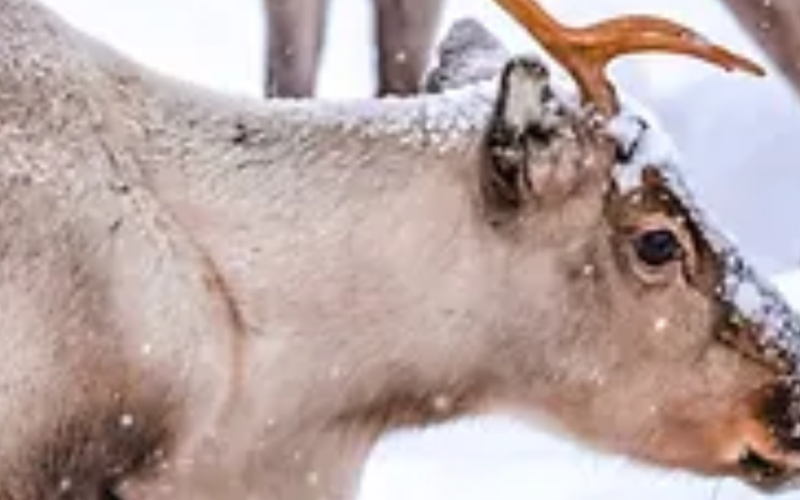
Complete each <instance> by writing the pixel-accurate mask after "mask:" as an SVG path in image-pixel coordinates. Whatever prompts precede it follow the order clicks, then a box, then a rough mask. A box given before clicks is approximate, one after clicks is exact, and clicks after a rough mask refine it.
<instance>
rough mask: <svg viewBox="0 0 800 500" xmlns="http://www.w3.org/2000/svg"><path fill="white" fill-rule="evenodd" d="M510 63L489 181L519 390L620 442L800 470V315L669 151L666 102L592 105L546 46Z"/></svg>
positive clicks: (502, 353) (607, 445)
mask: <svg viewBox="0 0 800 500" xmlns="http://www.w3.org/2000/svg"><path fill="white" fill-rule="evenodd" d="M500 81H501V91H500V99H499V100H498V104H497V106H496V109H495V115H494V119H493V120H492V122H491V123H492V127H491V129H490V131H489V133H488V135H487V137H488V148H487V151H488V159H487V161H486V162H485V163H484V164H483V166H482V170H481V186H482V191H481V195H480V199H481V206H482V212H481V214H482V217H483V220H484V222H485V224H486V226H487V227H488V228H490V229H489V231H490V232H491V233H492V234H493V238H494V239H495V241H499V242H500V245H501V246H502V247H503V248H504V249H505V250H506V255H507V258H506V261H505V264H504V265H503V266H501V267H500V269H502V270H503V273H505V274H504V277H503V278H502V279H503V282H504V284H505V286H504V287H503V288H502V290H503V292H502V296H501V297H499V298H497V299H496V300H498V301H500V302H502V303H504V311H505V312H506V314H507V317H506V318H505V319H504V320H503V321H501V322H498V324H497V325H496V326H497V328H498V330H499V332H500V333H498V334H497V335H496V337H497V338H498V340H497V341H496V343H495V344H494V345H493V346H492V349H493V352H495V353H496V357H495V358H494V360H495V365H496V368H495V369H496V370H498V371H499V373H500V374H501V375H500V376H499V378H500V379H501V380H502V381H503V383H504V384H505V386H506V388H507V389H506V390H507V391H508V392H507V393H508V394H511V395H512V398H510V399H512V400H513V401H514V405H515V406H516V405H517V404H519V405H520V406H521V405H522V404H525V405H526V406H530V400H531V399H533V400H535V406H536V407H537V408H544V409H545V413H546V414H547V416H548V417H550V418H553V419H554V420H555V421H557V423H559V424H560V425H563V426H564V427H566V428H567V430H568V431H569V432H571V433H573V434H575V435H577V436H579V437H580V438H582V439H584V440H586V441H588V442H591V443H594V444H596V445H598V446H599V447H601V448H604V449H608V450H612V451H616V452H621V453H624V454H627V455H630V456H633V457H636V458H639V459H642V460H645V461H649V462H653V463H657V464H661V465H666V466H674V467H681V468H687V469H690V470H694V471H697V472H700V473H704V474H712V475H717V474H724V475H736V476H739V477H742V478H743V479H745V480H747V481H748V482H750V483H752V484H754V485H757V486H759V487H762V488H768V487H774V486H776V485H777V484H783V483H784V482H785V480H787V479H788V478H791V477H792V476H793V475H794V474H795V473H796V472H798V471H800V412H798V409H797V407H798V402H797V401H798V398H799V397H800V391H798V390H797V387H798V384H800V378H796V367H797V366H798V360H797V355H798V353H800V348H799V346H800V323H798V320H797V318H796V317H795V315H794V314H793V313H792V312H791V310H790V308H789V307H788V306H787V305H786V304H785V302H784V301H783V299H782V298H780V296H779V295H778V293H777V292H776V291H775V290H774V289H772V288H771V287H770V286H769V285H767V284H766V283H765V282H764V281H763V280H761V279H760V278H759V277H758V276H757V275H756V273H755V272H754V271H753V270H752V269H751V268H749V267H748V266H747V264H746V263H745V262H744V261H743V260H742V259H741V257H739V255H738V254H737V252H736V250H735V248H734V247H733V246H732V245H730V244H729V243H727V242H726V241H725V240H724V238H722V237H721V236H719V235H718V234H717V233H716V232H715V231H714V230H713V229H712V228H711V226H710V225H709V224H708V222H707V220H706V217H705V216H704V215H703V213H702V212H701V211H700V210H699V209H698V207H697V206H696V205H695V204H694V202H693V199H692V197H691V195H690V193H689V191H688V190H687V189H686V187H685V186H684V185H683V183H682V181H681V178H680V175H679V173H678V171H677V170H676V168H675V164H674V160H672V159H671V158H670V156H669V155H664V154H653V153H654V151H655V152H656V153H658V151H657V150H658V147H659V144H658V141H659V140H662V139H663V137H662V136H660V135H659V133H658V131H657V130H656V128H655V127H654V126H653V122H652V121H651V120H650V119H648V120H647V121H645V120H643V119H640V118H636V117H635V116H639V115H640V113H638V112H637V114H636V115H634V114H632V113H629V112H627V111H623V112H621V113H619V114H618V116H617V117H615V118H613V119H611V120H610V121H606V120H604V119H599V120H591V119H587V117H586V116H582V115H581V113H582V111H578V110H577V109H576V108H574V107H570V106H567V105H565V104H563V103H562V102H563V100H561V99H559V98H557V97H556V93H555V92H554V91H553V88H552V86H551V85H550V83H549V78H548V76H547V71H546V70H545V68H544V67H543V66H542V65H541V64H539V63H538V62H535V61H533V60H529V59H517V60H514V61H512V62H511V63H510V64H509V65H508V66H507V67H506V69H505V70H504V72H503V74H502V77H501V79H500ZM598 127H599V128H603V129H604V131H605V133H604V132H603V131H599V133H598V130H597V128H598ZM660 138H661V139H660ZM598 141H600V142H598ZM661 145H662V146H664V145H665V144H663V143H662V144H661ZM667 146H668V145H667ZM663 151H669V148H668V147H667V148H666V149H663ZM609 165H613V167H609ZM531 248H536V252H531V251H529V250H528V249H531ZM534 283H535V285H533V284H534ZM534 286H535V287H536V288H537V290H536V291H532V288H533V287H534ZM533 316H536V318H537V319H536V321H533V320H532V319H531V318H532V317H533ZM533 324H535V325H536V326H535V327H532V326H531V325H533ZM532 328H534V329H535V330H537V331H536V332H531V329H532ZM542 332H546V333H542ZM543 337H546V338H543ZM531 342H536V343H537V344H536V345H527V344H528V343H531ZM532 353H535V354H532ZM542 381H544V383H542Z"/></svg>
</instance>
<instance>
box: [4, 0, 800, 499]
mask: <svg viewBox="0 0 800 500" xmlns="http://www.w3.org/2000/svg"><path fill="white" fill-rule="evenodd" d="M503 3H504V5H505V6H506V7H507V8H509V9H510V11H511V12H512V13H514V15H515V16H517V17H520V18H521V19H523V20H524V22H525V23H526V24H527V25H528V27H529V29H530V30H531V32H532V33H534V34H535V36H536V37H537V38H538V39H539V40H541V41H543V44H544V45H546V46H548V47H551V50H553V53H554V54H555V55H556V56H557V58H559V59H562V61H561V62H562V63H563V64H564V65H565V67H567V68H569V69H570V72H571V74H572V75H573V76H574V78H575V80H576V82H577V83H578V84H579V88H582V89H586V90H589V92H582V93H581V94H580V96H581V97H582V98H583V101H582V102H581V101H578V100H577V99H574V98H573V97H571V96H573V94H572V93H571V91H569V89H568V88H566V87H561V86H560V85H559V84H558V82H556V81H555V80H553V79H552V78H550V77H549V76H548V74H549V71H548V69H547V68H546V67H545V66H544V65H543V64H542V63H541V62H539V60H538V59H536V58H533V57H511V56H509V55H508V54H506V53H505V52H504V51H503V49H502V47H501V46H499V45H497V44H495V42H492V43H490V41H491V39H490V38H489V35H488V34H487V33H485V32H484V31H483V30H481V29H479V27H478V26H479V25H477V24H476V23H474V22H472V23H469V22H465V23H462V24H459V25H457V26H456V27H455V28H454V29H453V32H452V34H451V36H450V37H448V38H447V40H446V41H445V42H444V43H443V45H442V50H441V55H440V63H439V71H438V72H437V74H438V75H439V77H438V78H437V79H435V80H434V81H432V82H431V85H432V86H433V87H435V88H437V89H438V90H437V92H435V93H431V94H429V95H422V96H413V97H408V98H402V99H399V98H397V99H386V100H368V101H366V102H364V101H361V102H347V103H333V102H327V103H322V102H315V101H302V100H301V101H282V100H268V101H267V102H262V101H259V100H252V101H251V100H246V99H233V98H231V97H224V96H221V95H216V94H213V93H211V92H208V91H205V90H203V89H198V88H195V87H192V86H190V85H188V84H185V83H180V82H176V81H173V80H170V79H167V78H165V77H163V76H160V75H157V74H154V73H153V72H151V71H149V70H147V69H145V68H143V67H141V66H139V65H137V64H135V63H133V62H131V61H129V60H127V59H125V58H124V57H122V56H120V55H118V54H117V53H116V52H114V51H113V50H111V49H109V48H107V47H105V46H104V45H103V44H101V43H100V42H98V41H95V40H92V39H90V38H88V37H86V36H85V35H83V34H81V33H79V32H78V31H76V30H75V29H73V28H71V27H69V26H68V25H67V24H65V23H64V22H63V21H62V20H60V19H59V18H58V17H56V16H55V15H54V14H52V13H50V12H49V11H48V10H46V9H45V8H44V7H42V6H41V5H39V4H38V3H36V2H35V1H34V0H0V38H2V40H1V41H2V43H0V61H1V62H2V64H0V73H1V74H0V256H2V258H0V276H2V279H1V280H0V304H1V305H2V307H0V311H2V313H0V314H2V325H3V329H2V333H0V347H2V352H4V353H5V354H6V356H5V361H4V363H2V364H0V422H2V424H3V435H2V438H0V499H2V500H38V499H51V498H65V499H82V500H85V499H103V500H110V499H126V500H137V499H148V500H152V499H156V500H157V499H161V498H169V499H178V500H180V499H192V500H198V499H199V500H203V499H213V500H223V499H224V500H228V499H237V500H238V499H250V498H270V499H272V500H288V499H291V500H303V499H319V498H328V499H347V498H352V496H353V494H354V493H355V491H356V489H357V484H358V477H359V473H360V470H361V468H362V465H363V463H364V461H365V459H366V456H367V453H368V452H369V449H370V447H371V446H372V445H373V443H375V441H376V440H377V439H378V438H379V437H380V436H381V435H383V434H384V433H385V432H387V431H390V430H392V429H397V428H400V427H408V426H423V425H430V424H434V423H437V422H443V421H446V420H449V419H453V418H457V417H459V416H464V415H474V414H484V413H488V412H503V413H507V414H511V415H516V416H519V417H520V418H527V419H539V420H541V421H547V422H551V423H552V424H553V425H554V431H560V432H565V433H567V434H568V435H570V436H573V437H574V438H576V439H579V440H581V441H582V442H584V443H586V444H587V445H590V446H595V447H597V448H598V449H602V450H605V451H606V452H609V453H621V454H624V455H626V456H629V457H632V458H634V459H637V460H641V461H645V462H648V463H652V464H656V465H660V466H664V467H678V468H683V469H687V470H691V471H695V472H697V473H702V474H709V475H729V476H736V477H739V478H741V479H742V480H744V481H747V482H748V483H750V484H752V485H754V486H756V487H759V488H764V489H769V488H778V487H780V486H782V485H786V484H789V483H790V481H791V480H792V479H793V478H794V477H796V476H797V473H798V466H799V463H798V449H800V441H798V433H797V429H796V428H797V423H798V422H800V411H799V410H798V403H797V402H798V392H799V390H798V380H800V376H798V373H797V367H798V364H799V363H800V361H798V356H799V355H800V345H799V344H800V323H799V322H798V319H797V317H796V316H795V314H794V313H793V312H792V311H791V310H790V309H789V307H788V306H787V305H786V304H785V302H784V301H783V299H782V298H781V296H780V295H779V294H778V293H777V292H776V291H775V290H774V289H773V288H771V287H770V286H769V285H767V284H766V283H765V282H764V281H763V280H761V279H760V278H759V277H758V275H757V274H756V273H755V271H753V270H752V269H751V268H750V267H748V266H747V264H746V263H745V262H744V261H743V260H742V259H741V258H740V257H739V256H738V255H737V253H736V251H735V249H734V248H733V247H731V246H729V245H728V244H726V243H725V240H724V239H723V238H721V237H719V236H715V232H714V231H713V229H712V227H711V226H710V225H709V224H708V222H707V220H706V218H705V216H704V215H703V213H702V211H701V210H700V208H699V207H698V206H697V205H696V204H695V203H694V202H693V201H692V198H691V196H690V195H689V193H688V192H687V191H685V190H684V188H683V187H682V184H681V182H680V180H681V179H680V175H679V171H678V170H677V168H676V165H675V163H674V162H673V160H672V159H671V158H670V157H669V156H659V155H655V154H653V153H652V151H653V148H654V144H653V143H654V142H658V141H659V140H661V139H663V138H664V137H663V134H662V133H660V132H659V130H658V127H657V124H656V123H655V121H654V119H652V118H648V117H647V116H646V115H645V114H643V113H640V112H638V111H636V110H635V109H634V108H633V107H632V104H631V103H630V102H629V101H626V100H622V99H619V97H618V96H617V95H616V92H614V91H613V88H612V87H611V86H610V84H609V83H608V82H607V81H605V80H604V79H603V78H601V74H602V73H601V70H602V67H603V66H604V65H605V63H606V62H607V60H609V59H610V58H611V57H613V56H615V55H619V54H623V53H629V52H636V51H639V50H643V49H647V50H652V49H659V48H660V49H664V50H667V51H671V52H683V53H687V54H691V55H695V56H699V57H703V58H705V59H707V60H709V61H711V62H715V63H717V64H723V65H727V66H729V67H731V68H738V67H741V68H744V69H748V67H749V66H748V64H747V63H746V61H743V60H739V59H737V58H736V56H735V55H733V54H730V53H727V52H725V51H724V50H723V49H721V48H718V47H713V46H710V45H705V44H702V43H700V42H698V38H697V37H687V36H685V35H686V34H687V33H689V32H688V31H687V30H684V29H682V28H679V27H677V26H676V25H673V24H671V23H669V22H666V21H663V20H659V19H655V18H643V17H629V18H624V19H617V20H614V21H608V22H606V23H601V24H599V25H596V26H593V27H589V28H584V29H574V28H569V29H568V28H565V27H563V26H561V25H559V24H558V23H557V22H556V21H555V20H553V19H551V18H550V17H548V16H547V14H546V13H545V12H543V11H541V10H540V9H538V7H537V6H536V5H535V4H532V3H531V4H526V3H525V0H519V1H517V0H504V1H503ZM469 40H473V41H472V42H469ZM570 47H572V48H571V49H570ZM487 54H494V55H495V56H496V57H497V58H499V59H498V62H496V63H495V64H496V66H495V67H496V68H500V73H499V74H495V75H494V76H492V77H491V78H490V79H488V80H487V79H485V77H486V71H487V67H488V66H486V65H484V64H483V62H479V61H484V62H485V60H484V56H486V55H487ZM565 58H566V59H565ZM477 69H480V71H477ZM750 69H752V68H750ZM475 75H483V76H480V77H476V76H475ZM598 85H599V87H598Z"/></svg>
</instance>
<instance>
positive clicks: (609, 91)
mask: <svg viewBox="0 0 800 500" xmlns="http://www.w3.org/2000/svg"><path fill="white" fill-rule="evenodd" d="M495 2H497V3H498V4H500V5H501V6H502V7H503V8H504V9H505V10H506V11H507V12H508V13H509V14H510V15H511V16H512V17H513V18H514V19H515V20H516V21H517V22H519V23H520V24H522V25H523V26H524V27H525V28H526V29H527V31H528V32H529V33H530V34H531V35H532V36H533V37H534V38H535V39H536V40H538V41H539V43H540V44H541V45H542V46H543V48H544V49H545V50H547V51H548V52H549V53H550V54H551V55H552V56H553V57H554V58H555V59H556V60H557V61H558V62H559V63H560V64H561V65H563V66H564V68H565V69H566V70H567V71H568V72H569V73H570V74H571V75H572V78H573V79H574V80H575V82H576V83H577V84H578V87H579V88H580V90H581V93H582V95H583V99H584V101H589V102H592V103H594V105H595V106H597V108H598V110H599V111H600V112H601V113H603V114H605V115H607V116H610V115H613V114H615V113H616V112H617V111H618V107H619V103H618V102H617V98H616V94H615V92H614V89H613V87H612V86H611V84H610V82H609V81H608V79H607V78H606V76H605V74H604V73H605V68H606V66H607V65H608V64H609V63H610V62H611V61H612V60H613V59H615V58H617V57H620V56H623V55H628V54H635V53H641V52H656V51H660V52H666V53H674V54H685V55H688V56H691V57H695V58H698V59H702V60H704V61H707V62H709V63H711V64H714V65H717V66H720V67H722V68H724V69H726V70H728V71H734V70H737V69H738V70H742V71H746V72H748V73H752V74H754V75H758V76H763V75H764V73H765V72H764V70H763V69H762V68H761V67H760V66H759V65H758V64H756V63H755V62H753V61H751V60H749V59H747V58H745V57H744V56H741V55H738V54H735V53H733V52H731V51H729V50H727V49H725V48H724V47H721V46H718V45H714V44H712V43H711V42H709V41H707V40H706V39H705V38H703V37H702V36H701V35H700V34H698V33H696V32H695V31H693V30H692V29H690V28H687V27H685V26H682V25H680V24H677V23H674V22H672V21H669V20H667V19H662V18H659V17H655V16H643V15H632V16H624V17H618V18H615V19H611V20H609V21H604V22H600V23H597V24H593V25H591V26H587V27H585V28H573V27H569V26H564V25H562V24H561V23H559V22H558V21H556V20H555V19H554V18H553V17H551V16H550V15H549V14H548V13H547V12H545V11H544V9H542V8H541V7H540V6H539V4H538V3H537V0H495Z"/></svg>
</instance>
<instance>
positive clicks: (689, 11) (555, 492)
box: [45, 0, 800, 500]
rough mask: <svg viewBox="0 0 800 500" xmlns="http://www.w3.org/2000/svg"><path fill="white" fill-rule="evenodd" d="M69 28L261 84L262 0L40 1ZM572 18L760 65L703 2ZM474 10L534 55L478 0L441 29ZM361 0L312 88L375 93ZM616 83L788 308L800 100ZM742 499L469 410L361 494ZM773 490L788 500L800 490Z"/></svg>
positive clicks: (654, 68)
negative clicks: (688, 31) (688, 38)
mask: <svg viewBox="0 0 800 500" xmlns="http://www.w3.org/2000/svg"><path fill="white" fill-rule="evenodd" d="M45 1H46V3H48V4H49V5H50V6H51V7H52V8H54V9H55V10H57V11H58V12H60V13H61V14H63V15H64V16H66V18H67V19H68V20H70V21H71V22H72V23H74V24H75V25H77V26H79V27H80V28H82V29H84V30H86V31H88V32H89V33H92V34H94V35H95V36H97V37H99V38H101V39H103V40H105V41H106V42H108V43H110V44H111V45H113V46H114V47H116V48H117V49H118V50H121V51H122V52H124V53H127V54H128V55H130V56H132V57H133V58H134V59H136V60H138V61H140V62H142V63H145V64H147V65H149V66H152V67H155V68H157V69H158V70H160V71H162V72H164V73H167V74H171V75H174V76H177V77H179V78H183V79H187V80H191V81H194V82H198V83H201V84H204V85H207V86H209V87H212V88H216V89H218V90H220V91H223V92H228V93H235V94H247V95H251V96H258V95H260V89H261V79H262V68H263V61H262V40H263V36H264V33H263V29H264V28H263V18H262V15H261V12H260V7H261V3H262V2H261V0H114V1H109V0H45ZM543 3H544V4H545V5H546V6H547V7H548V8H549V9H550V10H551V11H552V12H554V13H556V14H557V15H559V17H560V18H561V19H562V20H564V21H567V22H569V23H575V24H578V23H583V22H587V21H591V20H596V19H600V18H605V17H607V16H610V15H612V14H620V13H623V12H634V11H636V12H640V13H641V12H649V13H657V14H661V15H666V16H668V17H670V18H672V19H676V20H680V21H683V22H686V23H688V24H689V25H691V26H693V27H694V28H696V29H698V30H700V31H701V32H703V33H704V34H707V35H709V36H710V37H711V38H713V39H714V40H715V41H718V42H722V43H724V44H726V45H728V46H729V47H731V48H734V49H736V50H739V51H742V52H744V53H746V54H748V55H750V56H751V57H754V58H756V59H757V60H759V61H760V62H762V63H764V62H765V58H764V56H763V54H762V53H761V52H760V51H759V50H758V49H757V48H756V47H755V46H754V45H753V44H752V43H751V42H750V41H749V39H748V38H747V36H746V35H745V34H744V33H743V32H742V31H741V30H740V29H739V28H738V26H737V24H736V23H735V21H734V19H733V18H732V17H731V16H730V15H729V14H728V13H727V11H725V10H724V8H722V7H720V6H719V5H718V4H717V2H716V0H546V1H544V2H543ZM467 15H469V16H474V17H477V18H479V19H481V20H482V21H483V22H485V23H486V24H487V25H488V26H490V27H491V28H492V29H493V30H494V31H495V32H496V33H497V34H498V35H500V36H501V38H503V40H504V41H506V42H507V43H508V45H509V46H510V47H511V48H512V49H513V50H514V51H516V52H530V51H533V50H537V49H536V48H535V46H534V45H532V43H531V42H530V40H529V38H528V37H527V36H526V35H525V34H524V33H523V32H522V30H521V29H520V28H518V27H517V26H515V25H514V24H513V23H512V22H511V21H510V20H509V19H508V18H507V17H506V15H505V14H504V13H503V12H502V11H500V10H499V9H498V8H497V7H496V6H494V5H493V3H492V1H491V0H450V7H449V8H448V11H447V14H446V16H445V20H444V22H443V25H442V29H445V27H446V26H448V25H449V24H450V22H452V21H453V20H454V19H456V18H459V17H463V16H467ZM371 24H372V20H371V18H370V10H369V3H368V2H367V1H366V0H332V16H331V21H330V25H329V30H328V36H327V39H328V46H327V50H326V53H325V59H324V64H323V68H322V74H321V80H320V83H319V93H320V95H322V96H325V97H336V98H339V97H342V98H346V97H363V96H366V95H369V94H370V93H371V90H372V84H373V81H374V80H373V76H372V74H371V66H370V65H371V61H372V45H371V38H370V37H371V29H372V26H371ZM614 75H615V77H616V81H617V82H618V83H619V84H620V85H622V86H623V87H625V89H626V91H627V92H628V93H631V94H633V95H634V96H635V97H637V98H638V99H639V100H641V101H643V102H644V103H646V104H647V105H649V106H650V107H651V108H652V109H653V110H654V111H655V112H656V113H657V114H658V115H660V117H661V119H662V120H663V122H664V123H665V125H666V128H667V129H668V131H669V132H670V133H671V134H672V136H673V137H674V139H675V141H676V143H677V144H678V146H679V148H680V149H681V152H682V155H683V157H684V160H685V162H684V165H683V167H684V168H685V169H686V171H687V175H689V181H690V183H691V184H692V186H693V187H694V188H695V190H696V192H697V193H698V195H699V197H700V200H701V203H702V204H703V205H704V206H707V207H709V209H710V210H711V211H712V214H713V218H714V219H715V220H716V221H717V222H719V223H721V224H722V225H723V226H724V227H725V228H726V230H727V232H728V234H729V235H730V236H732V237H734V238H735V239H736V240H737V241H738V242H739V244H740V245H741V246H742V247H743V248H744V250H745V252H746V253H747V254H748V255H749V256H750V258H751V259H753V260H754V261H755V262H756V263H757V264H758V265H759V267H760V268H761V269H762V270H765V271H767V272H769V273H772V275H774V276H777V278H776V279H777V281H778V283H779V285H780V286H781V287H782V288H783V289H784V290H785V291H786V292H787V293H788V294H789V295H790V296H791V297H792V300H793V301H794V303H795V304H796V305H797V306H798V307H800V272H794V270H795V269H798V268H800V217H798V214H800V102H799V101H798V100H797V99H796V98H795V96H794V94H793V93H792V92H791V90H790V89H789V87H788V86H787V85H786V83H785V82H784V81H782V79H780V78H779V77H776V76H775V73H774V71H771V75H772V76H770V77H768V78H766V79H755V78H751V77H748V76H743V75H730V74H724V73H722V72H720V71H719V70H716V69H714V68H710V67H708V66H706V65H704V64H701V63H698V62H693V61H689V60H687V59H684V58H676V57H671V56H646V57H636V58H630V59H627V60H626V61H624V62H622V63H617V64H615V66H614ZM638 498H647V499H648V500H659V499H665V500H666V499H670V500H677V499H681V500H694V499H702V500H734V499H738V500H744V499H755V498H759V496H758V495H757V494H756V493H754V492H752V491H751V490H749V489H747V488H745V487H743V486H741V485H739V484H738V483H736V482H733V481H722V482H720V481H709V480H703V479H699V478H695V477H692V476H689V475H685V474H679V473H676V472H667V471H659V470H652V469H647V468H644V467H642V466H639V465H635V464H632V463H630V462H628V461H625V460H623V459H620V458H614V457H607V456H601V455H598V454H594V453H591V452H589V451H586V450H585V449H582V448H581V447H580V446H579V445H577V444H574V443H570V442H566V441H563V440H560V439H557V438H554V437H551V436H548V435H547V434H544V433H542V432H539V431H535V430H532V429H530V428H527V427H523V426H521V425H520V424H519V423H517V422H512V421H507V420H503V419H479V420H471V421H465V422H461V423H458V424H455V425H451V426H447V427H444V428H440V429H434V430H427V431H424V432H420V431H417V432H405V433H400V434H398V435H395V436H392V437H389V438H387V439H385V440H384V441H383V442H382V443H381V444H380V446H379V447H378V449H377V450H376V451H375V454H374V456H373V458H372V459H371V460H370V462H369V465H368V469H367V473H366V477H365V479H364V482H363V491H362V493H361V497H360V500H450V499H453V500H523V499H525V500H536V499H542V500H573V499H574V500H611V499H615V500H617V499H638ZM781 498H798V499H800V493H794V494H787V495H784V496H783V497H781Z"/></svg>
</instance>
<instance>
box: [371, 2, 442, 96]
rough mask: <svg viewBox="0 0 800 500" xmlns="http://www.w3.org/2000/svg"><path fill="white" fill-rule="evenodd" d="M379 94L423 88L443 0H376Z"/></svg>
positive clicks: (408, 92) (416, 90)
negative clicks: (424, 75)
mask: <svg viewBox="0 0 800 500" xmlns="http://www.w3.org/2000/svg"><path fill="white" fill-rule="evenodd" d="M374 3H375V27H376V33H375V37H376V40H377V43H378V53H377V57H378V68H379V69H378V95H386V94H398V95H407V94H412V93H416V92H419V89H420V84H421V79H422V76H423V74H424V72H425V69H426V66H427V65H428V61H429V57H430V49H431V46H432V44H433V38H434V36H435V35H436V29H437V27H438V25H439V19H440V17H441V12H442V5H443V4H444V1H443V0H375V2H374Z"/></svg>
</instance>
